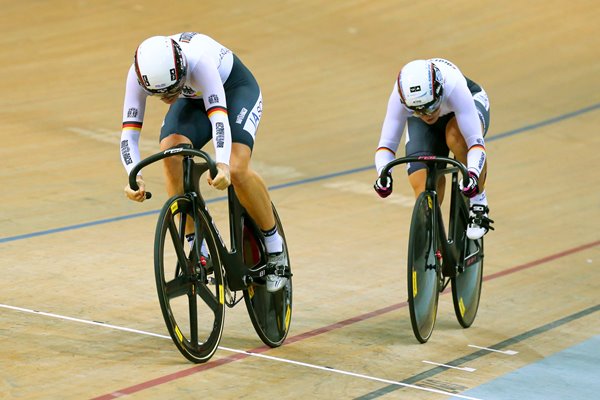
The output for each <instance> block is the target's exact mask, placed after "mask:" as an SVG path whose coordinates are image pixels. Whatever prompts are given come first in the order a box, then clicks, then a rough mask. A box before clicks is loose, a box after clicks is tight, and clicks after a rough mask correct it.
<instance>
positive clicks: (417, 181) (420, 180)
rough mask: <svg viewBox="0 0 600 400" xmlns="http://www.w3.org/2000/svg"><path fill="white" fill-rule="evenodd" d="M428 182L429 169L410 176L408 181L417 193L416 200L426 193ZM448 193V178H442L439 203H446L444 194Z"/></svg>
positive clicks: (439, 187) (438, 188)
mask: <svg viewBox="0 0 600 400" xmlns="http://www.w3.org/2000/svg"><path fill="white" fill-rule="evenodd" d="M426 180H427V168H423V169H419V170H417V171H415V172H413V173H412V174H410V175H409V176H408V181H409V182H410V185H411V186H412V188H413V191H414V192H415V198H417V197H419V195H420V194H421V193H422V192H424V191H425V181H426ZM445 191H446V177H445V176H440V177H439V179H438V185H437V192H438V200H439V203H440V204H442V202H443V201H444V192H445Z"/></svg>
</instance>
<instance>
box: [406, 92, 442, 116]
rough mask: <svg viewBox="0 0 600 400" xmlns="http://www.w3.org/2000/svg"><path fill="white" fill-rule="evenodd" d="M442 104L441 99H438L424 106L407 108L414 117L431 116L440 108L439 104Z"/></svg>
mask: <svg viewBox="0 0 600 400" xmlns="http://www.w3.org/2000/svg"><path fill="white" fill-rule="evenodd" d="M441 102H442V97H441V96H440V97H438V98H437V100H434V101H432V102H430V103H427V104H424V105H422V106H418V107H409V108H410V109H411V110H412V111H413V112H414V113H415V114H416V115H431V114H433V113H435V112H436V111H437V110H438V108H440V103H441Z"/></svg>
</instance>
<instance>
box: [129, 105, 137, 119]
mask: <svg viewBox="0 0 600 400" xmlns="http://www.w3.org/2000/svg"><path fill="white" fill-rule="evenodd" d="M137 115H138V109H137V108H135V107H131V108H130V109H129V110H127V118H136V117H137Z"/></svg>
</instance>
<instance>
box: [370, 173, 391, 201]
mask: <svg viewBox="0 0 600 400" xmlns="http://www.w3.org/2000/svg"><path fill="white" fill-rule="evenodd" d="M373 189H375V191H376V192H377V194H378V195H379V197H381V198H383V199H385V198H386V197H388V196H389V195H390V194H392V176H391V175H388V178H387V185H385V186H384V185H383V184H382V182H381V178H377V180H376V181H375V184H374V185H373Z"/></svg>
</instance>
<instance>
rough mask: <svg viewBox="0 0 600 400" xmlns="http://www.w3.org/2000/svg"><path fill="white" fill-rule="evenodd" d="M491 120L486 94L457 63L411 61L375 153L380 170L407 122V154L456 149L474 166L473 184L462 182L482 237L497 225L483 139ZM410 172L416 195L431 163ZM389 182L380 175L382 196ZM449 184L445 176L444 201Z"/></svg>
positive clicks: (472, 226) (472, 230)
mask: <svg viewBox="0 0 600 400" xmlns="http://www.w3.org/2000/svg"><path fill="white" fill-rule="evenodd" d="M489 119H490V105H489V101H488V97H487V94H486V92H485V91H484V90H483V89H482V88H481V86H479V85H478V84H476V83H475V82H473V81H471V80H470V79H468V78H466V77H465V76H464V75H463V74H462V73H461V71H460V70H459V69H458V67H457V66H456V65H454V64H453V63H451V62H450V61H448V60H445V59H441V58H433V59H429V60H415V61H411V62H409V63H408V64H406V65H405V66H404V67H403V68H402V70H401V71H400V74H399V75H398V78H397V80H396V82H395V83H394V89H393V90H392V93H391V95H390V98H389V100H388V106H387V113H386V116H385V120H384V122H383V127H382V129H381V136H380V139H379V145H378V148H377V151H376V153H375V167H376V168H377V173H378V174H379V173H380V172H381V170H382V169H383V167H384V166H385V165H386V164H387V163H388V162H390V161H391V160H393V159H394V158H395V154H396V151H397V149H398V146H399V144H400V139H401V138H402V133H403V131H404V128H405V127H406V125H408V129H407V134H406V156H422V155H436V156H448V154H449V150H451V151H452V153H453V154H454V156H455V157H456V159H457V160H458V161H460V162H462V163H463V164H465V165H467V168H468V172H469V185H468V186H467V187H462V186H461V189H462V192H463V194H464V195H465V196H467V197H469V198H470V204H471V206H470V221H469V226H468V228H467V236H468V237H469V238H472V239H478V238H480V237H482V236H483V235H485V234H486V233H487V231H488V230H489V229H493V228H492V227H491V226H490V223H491V222H493V221H492V220H490V219H489V218H488V213H489V209H488V201H487V197H486V194H485V190H484V185H485V179H486V175H487V159H486V151H485V142H484V138H483V137H484V136H485V134H486V132H487V130H488V127H489ZM408 174H409V178H408V179H409V182H410V184H411V186H412V187H413V190H414V193H415V196H418V195H419V194H420V193H421V192H423V190H424V189H425V180H426V176H427V172H426V169H425V165H424V164H422V163H410V164H409V165H408ZM388 182H389V183H388V185H387V186H383V185H382V184H381V182H380V180H379V179H377V181H376V182H375V185H374V188H375V191H376V192H377V193H378V194H379V195H380V196H381V197H387V196H389V195H390V194H391V192H392V180H391V177H390V179H389V180H388ZM444 187H445V178H444V177H442V178H441V179H440V181H439V183H438V193H439V194H440V202H441V201H442V199H443V193H444Z"/></svg>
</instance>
